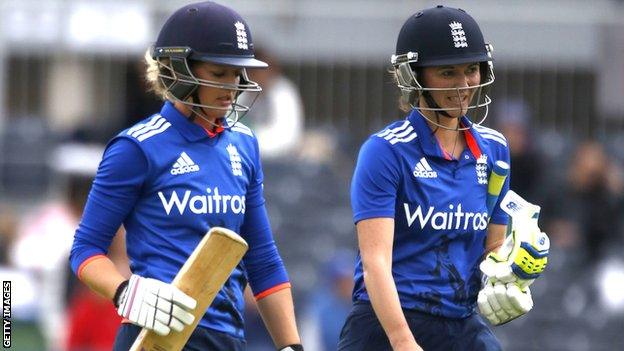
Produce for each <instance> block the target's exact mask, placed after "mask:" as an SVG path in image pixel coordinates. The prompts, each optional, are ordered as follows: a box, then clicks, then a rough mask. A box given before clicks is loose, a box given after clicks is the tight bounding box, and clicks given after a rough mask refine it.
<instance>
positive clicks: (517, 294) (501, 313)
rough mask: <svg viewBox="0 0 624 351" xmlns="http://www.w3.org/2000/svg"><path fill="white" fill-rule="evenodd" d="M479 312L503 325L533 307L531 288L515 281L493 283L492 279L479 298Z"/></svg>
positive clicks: (494, 322)
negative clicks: (521, 288) (523, 286)
mask: <svg viewBox="0 0 624 351" xmlns="http://www.w3.org/2000/svg"><path fill="white" fill-rule="evenodd" d="M477 304H478V305H479V312H481V315H483V316H484V317H485V318H486V319H487V320H488V321H489V322H490V323H491V324H492V325H501V324H504V323H507V322H509V321H511V320H514V319H516V318H518V317H520V316H522V315H523V314H525V313H527V312H529V311H530V310H531V309H532V308H533V298H531V290H529V288H525V289H524V290H520V287H518V285H516V284H515V283H506V284H505V283H503V282H496V283H493V282H492V280H489V279H488V281H487V282H486V285H485V287H484V288H483V289H481V291H479V296H478V298H477Z"/></svg>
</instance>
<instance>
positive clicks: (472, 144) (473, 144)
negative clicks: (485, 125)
mask: <svg viewBox="0 0 624 351" xmlns="http://www.w3.org/2000/svg"><path fill="white" fill-rule="evenodd" d="M464 138H466V144H468V149H470V152H472V155H473V156H474V157H475V159H477V160H478V159H479V157H481V149H479V144H478V143H477V140H476V139H475V138H474V136H473V135H472V133H471V132H470V130H469V129H466V130H464Z"/></svg>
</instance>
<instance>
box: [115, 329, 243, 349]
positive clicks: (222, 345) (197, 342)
mask: <svg viewBox="0 0 624 351" xmlns="http://www.w3.org/2000/svg"><path fill="white" fill-rule="evenodd" d="M140 332H141V327H138V326H136V325H134V324H130V323H123V324H122V325H121V326H120V327H119V329H118V330H117V336H116V337H115V345H114V346H113V351H128V350H130V347H131V346H132V344H133V343H134V340H135V339H136V338H137V336H139V333H140ZM183 350H184V351H244V350H245V341H244V340H241V339H237V338H234V337H232V336H230V335H227V334H224V333H220V332H217V331H214V330H209V329H206V328H201V327H198V328H196V329H195V330H194V331H193V334H191V337H190V338H189V341H188V342H187V343H186V345H185V346H184V349H183Z"/></svg>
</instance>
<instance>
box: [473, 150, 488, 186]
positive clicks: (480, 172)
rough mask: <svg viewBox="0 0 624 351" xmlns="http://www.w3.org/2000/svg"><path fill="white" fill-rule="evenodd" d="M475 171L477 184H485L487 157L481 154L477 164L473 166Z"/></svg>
mask: <svg viewBox="0 0 624 351" xmlns="http://www.w3.org/2000/svg"><path fill="white" fill-rule="evenodd" d="M475 170H476V172H477V181H478V182H479V184H487V183H488V180H487V155H486V154H482V155H481V156H479V158H478V159H477V164H476V165H475Z"/></svg>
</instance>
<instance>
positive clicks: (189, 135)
mask: <svg viewBox="0 0 624 351" xmlns="http://www.w3.org/2000/svg"><path fill="white" fill-rule="evenodd" d="M160 115H161V116H163V117H165V119H167V121H169V122H170V123H171V124H172V125H173V126H174V127H175V128H176V129H177V130H178V131H179V132H180V134H182V136H183V137H184V138H185V139H186V140H188V141H190V142H195V141H200V140H202V139H207V138H214V137H215V136H217V135H218V134H219V133H221V132H223V130H224V128H223V127H218V128H217V130H215V131H209V130H206V129H205V128H204V127H202V126H200V125H199V124H197V123H193V122H192V121H190V120H189V119H188V117H186V116H185V115H183V114H182V113H181V112H180V111H178V109H177V108H175V106H174V105H173V103H171V101H165V104H164V105H163V107H162V109H161V110H160Z"/></svg>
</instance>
